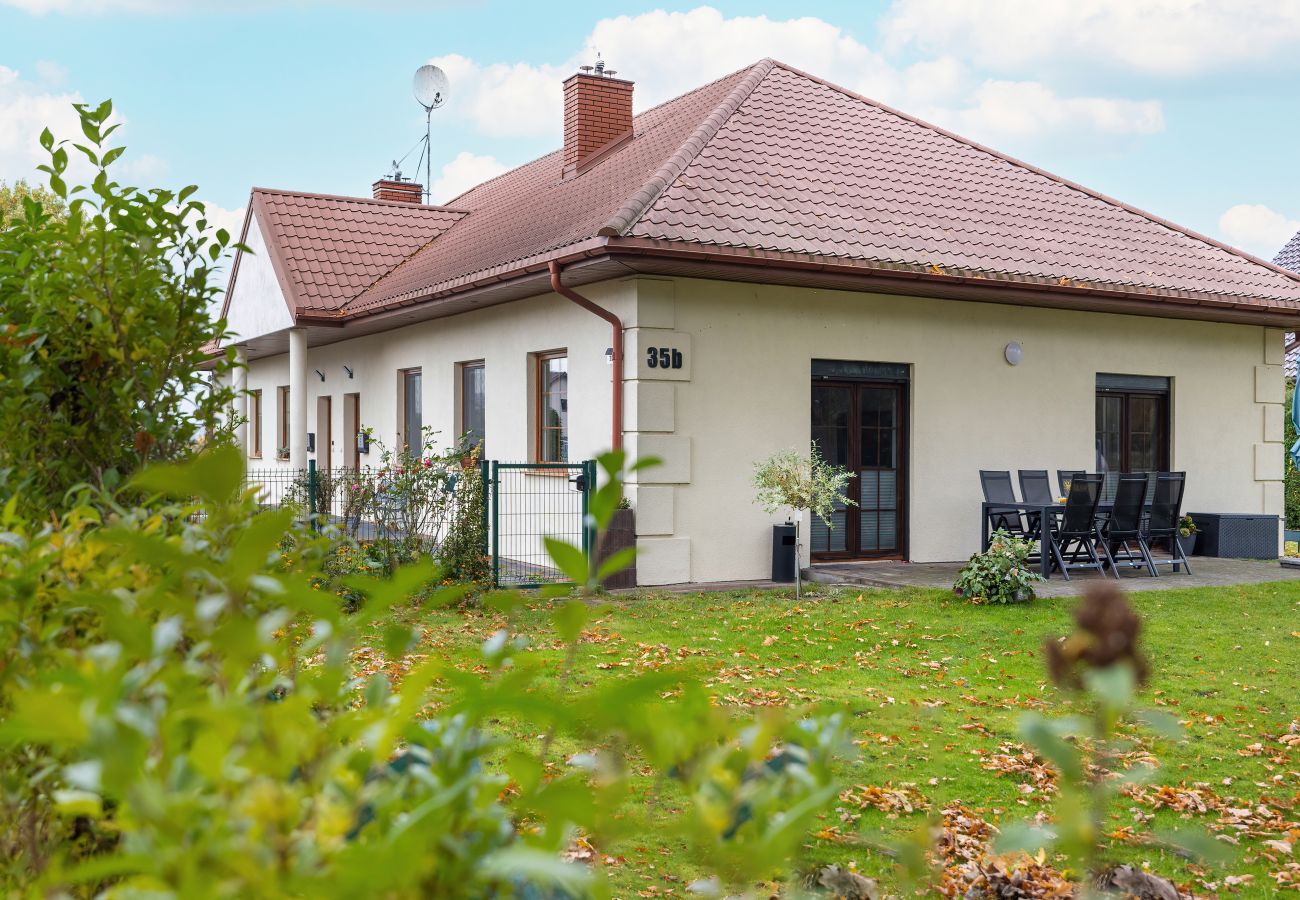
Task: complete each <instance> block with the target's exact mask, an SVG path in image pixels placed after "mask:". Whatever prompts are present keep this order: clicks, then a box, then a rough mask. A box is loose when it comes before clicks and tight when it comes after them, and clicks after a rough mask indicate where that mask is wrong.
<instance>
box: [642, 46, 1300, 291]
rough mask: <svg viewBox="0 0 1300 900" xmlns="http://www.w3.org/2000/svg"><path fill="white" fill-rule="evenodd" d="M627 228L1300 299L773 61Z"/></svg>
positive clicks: (1016, 166)
mask: <svg viewBox="0 0 1300 900" xmlns="http://www.w3.org/2000/svg"><path fill="white" fill-rule="evenodd" d="M626 233H627V234H628V235H630V236H637V237H647V238H658V239H662V240H671V241H685V242H691V243H699V244H714V245H722V246H728V247H742V248H749V249H762V250H774V251H784V252H791V253H802V254H811V255H816V256H823V257H835V258H846V259H862V260H871V261H877V262H888V263H901V264H905V265H912V266H920V267H928V266H937V267H939V268H940V269H943V270H945V271H948V270H956V271H963V272H979V273H981V274H983V275H984V276H986V277H994V276H997V275H1008V276H1014V277H1029V278H1041V279H1062V278H1064V279H1068V280H1070V281H1073V282H1085V283H1088V284H1092V285H1098V286H1101V285H1105V286H1111V287H1121V288H1129V289H1143V288H1151V289H1155V290H1160V291H1172V292H1183V291H1185V292H1191V293H1204V294H1224V295H1232V296H1250V297H1267V298H1276V299H1285V300H1291V301H1300V280H1297V279H1294V278H1291V277H1289V276H1288V275H1286V274H1283V273H1281V272H1278V271H1277V270H1275V269H1273V268H1272V267H1270V266H1268V265H1267V264H1262V262H1261V261H1255V260H1252V259H1250V258H1248V257H1247V256H1245V255H1244V254H1242V253H1239V252H1237V251H1234V250H1230V249H1228V248H1225V247H1223V246H1221V245H1218V244H1217V243H1215V242H1212V241H1210V240H1209V239H1208V238H1203V237H1200V236H1197V235H1193V234H1190V233H1188V232H1187V231H1184V230H1182V229H1179V228H1178V227H1176V226H1173V225H1171V224H1169V223H1165V222H1162V221H1159V220H1157V219H1155V218H1154V217H1152V216H1150V215H1147V214H1145V213H1142V212H1139V211H1137V210H1134V209H1131V208H1129V207H1126V206H1124V205H1122V204H1120V203H1118V202H1116V201H1114V200H1110V199H1108V198H1105V197H1102V196H1099V195H1097V194H1095V193H1092V192H1090V191H1087V190H1085V189H1082V188H1080V187H1078V186H1076V185H1073V184H1071V183H1069V182H1067V181H1064V180H1062V179H1059V178H1056V177H1054V176H1051V175H1049V174H1047V173H1045V172H1042V171H1039V170H1037V169H1034V168H1032V167H1030V166H1027V165H1025V164H1024V163H1020V162H1018V161H1016V160H1013V159H1010V158H1008V157H1006V156H1003V155H1001V154H998V153H995V152H993V151H990V150H988V149H987V148H984V147H981V146H979V145H976V144H973V143H971V142H969V141H966V140H963V139H961V138H958V137H956V136H954V135H951V134H948V133H946V132H944V131H942V130H940V129H937V128H935V127H933V126H930V125H926V124H924V123H922V122H919V121H917V120H915V119H912V118H909V117H907V116H905V115H903V114H901V113H898V112H896V111H894V110H891V109H889V108H887V107H883V106H880V105H879V104H876V103H874V102H872V101H869V100H866V99H864V98H862V97H859V96H857V95H855V94H852V93H850V92H848V91H845V90H844V89H842V88H839V87H836V86H834V85H831V84H827V83H825V82H823V81H821V80H819V79H816V78H813V77H810V76H808V75H806V74H804V73H801V72H797V71H794V70H791V69H787V68H785V67H783V66H781V65H779V64H778V65H776V66H774V67H773V68H772V70H771V71H770V72H769V73H768V75H767V76H766V77H765V78H764V79H763V80H762V82H761V83H760V84H759V85H758V86H757V87H756V88H755V89H754V90H753V91H752V92H751V93H750V94H749V96H748V97H747V98H746V99H745V101H744V103H743V104H741V106H740V108H739V109H738V110H737V111H736V112H735V114H733V115H732V116H731V117H730V118H729V119H728V120H727V122H726V124H724V125H723V126H722V127H721V128H720V129H719V130H718V133H717V134H716V135H715V136H714V137H713V139H712V140H711V141H709V142H708V144H707V145H706V146H705V147H704V148H703V149H701V150H700V152H699V153H698V154H697V155H696V156H695V158H694V159H693V160H692V161H691V163H690V164H689V165H688V166H687V167H686V168H685V169H684V170H683V171H682V173H681V175H680V176H679V177H678V178H677V179H676V180H675V181H674V182H673V183H672V185H671V186H669V187H668V189H667V190H665V191H664V192H663V194H662V195H660V196H659V197H658V199H656V200H655V201H654V203H653V204H652V205H651V206H650V207H649V208H648V209H646V210H645V212H643V213H642V214H641V215H640V217H639V218H638V219H637V221H636V222H635V223H634V224H633V225H632V226H631V228H629V229H628V230H627V232H626Z"/></svg>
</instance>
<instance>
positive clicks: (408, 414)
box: [401, 369, 424, 453]
mask: <svg viewBox="0 0 1300 900" xmlns="http://www.w3.org/2000/svg"><path fill="white" fill-rule="evenodd" d="M401 375H402V446H403V447H405V448H406V449H407V450H410V451H412V452H414V453H420V452H422V451H423V450H424V434H423V430H424V414H423V409H424V399H423V396H422V391H421V389H420V381H421V378H420V370H419V369H403V370H402V372H401Z"/></svg>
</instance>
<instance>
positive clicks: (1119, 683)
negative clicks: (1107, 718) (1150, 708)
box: [1083, 663, 1137, 710]
mask: <svg viewBox="0 0 1300 900" xmlns="http://www.w3.org/2000/svg"><path fill="white" fill-rule="evenodd" d="M1083 680H1084V684H1085V685H1086V686H1087V688H1088V690H1089V691H1091V692H1092V693H1093V694H1095V695H1096V696H1097V697H1098V699H1100V700H1101V701H1102V702H1103V703H1105V704H1106V705H1107V706H1109V707H1110V708H1111V709H1115V710H1122V709H1128V707H1129V706H1130V705H1131V704H1132V702H1133V692H1134V691H1135V690H1136V689H1137V676H1136V675H1135V674H1134V672H1133V667H1132V666H1130V665H1128V664H1127V663H1116V664H1115V665H1110V666H1107V667H1106V668H1104V669H1089V670H1087V671H1086V672H1085V673H1084V676H1083Z"/></svg>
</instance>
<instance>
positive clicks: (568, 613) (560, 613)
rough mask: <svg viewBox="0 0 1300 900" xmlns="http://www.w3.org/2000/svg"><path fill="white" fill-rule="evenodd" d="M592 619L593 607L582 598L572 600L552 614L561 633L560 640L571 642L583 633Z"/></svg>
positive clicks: (552, 618) (556, 627) (556, 628)
mask: <svg viewBox="0 0 1300 900" xmlns="http://www.w3.org/2000/svg"><path fill="white" fill-rule="evenodd" d="M590 619H591V607H589V606H587V604H586V603H585V602H583V601H582V600H570V601H569V602H568V603H565V604H564V605H563V606H561V607H560V608H559V609H557V610H555V612H554V613H552V614H551V623H552V624H553V625H554V626H555V630H556V631H557V632H558V633H559V635H560V640H562V641H564V642H565V643H566V644H571V643H573V642H574V641H576V640H577V639H578V635H580V634H582V629H583V628H585V627H587V622H588V621H590Z"/></svg>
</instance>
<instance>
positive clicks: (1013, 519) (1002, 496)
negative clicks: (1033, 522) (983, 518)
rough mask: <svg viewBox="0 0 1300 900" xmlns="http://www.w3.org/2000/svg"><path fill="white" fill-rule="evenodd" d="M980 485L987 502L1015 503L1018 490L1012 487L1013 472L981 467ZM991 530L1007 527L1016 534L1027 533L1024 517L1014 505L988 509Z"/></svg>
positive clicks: (1022, 534) (1022, 535)
mask: <svg viewBox="0 0 1300 900" xmlns="http://www.w3.org/2000/svg"><path fill="white" fill-rule="evenodd" d="M980 487H981V488H982V489H983V491H984V502H985V503H1015V502H1016V492H1015V490H1014V489H1013V488H1012V487H1011V472H1010V471H1009V470H1008V471H991V470H989V469H980ZM988 517H989V530H990V531H997V530H998V529H999V528H1003V529H1006V530H1007V531H1009V532H1011V533H1012V534H1015V535H1020V536H1021V537H1024V536H1025V535H1026V534H1027V531H1026V529H1025V520H1024V517H1023V516H1022V515H1021V514H1020V510H1018V509H1016V508H1014V507H1008V508H1006V509H1000V508H997V507H994V508H993V509H990V510H989V511H988Z"/></svg>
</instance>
